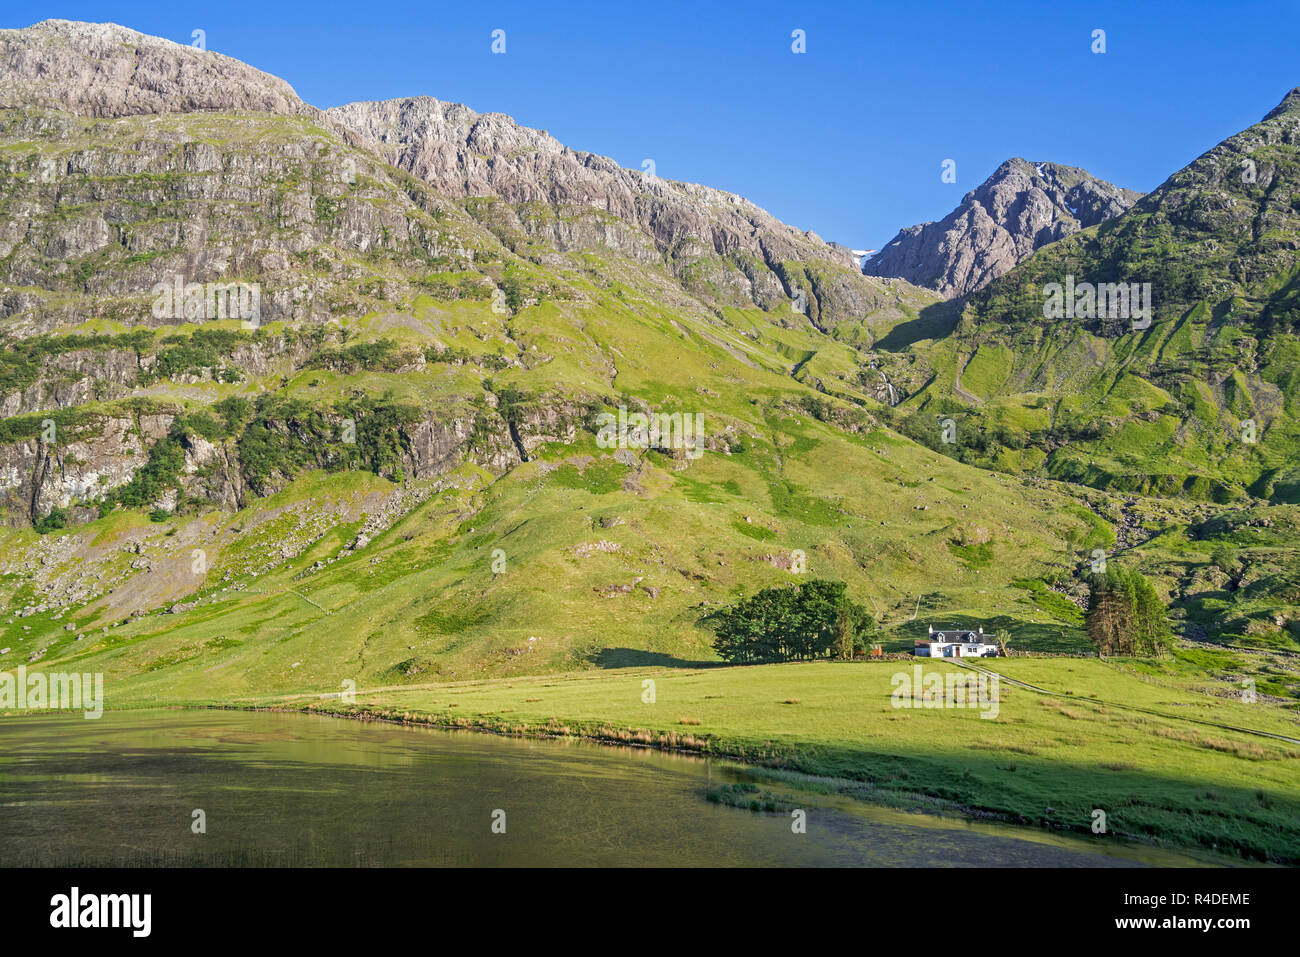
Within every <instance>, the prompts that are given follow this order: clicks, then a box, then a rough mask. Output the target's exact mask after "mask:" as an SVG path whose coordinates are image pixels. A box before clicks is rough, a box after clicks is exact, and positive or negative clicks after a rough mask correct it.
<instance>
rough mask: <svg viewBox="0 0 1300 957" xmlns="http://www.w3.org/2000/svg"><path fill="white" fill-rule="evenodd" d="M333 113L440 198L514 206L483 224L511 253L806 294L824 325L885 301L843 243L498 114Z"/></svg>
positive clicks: (353, 108)
mask: <svg viewBox="0 0 1300 957" xmlns="http://www.w3.org/2000/svg"><path fill="white" fill-rule="evenodd" d="M326 115H327V116H328V117H329V118H330V119H331V120H334V121H335V122H336V123H338V124H339V125H340V126H341V127H343V128H346V129H350V130H352V131H354V132H356V133H357V134H359V135H360V136H361V137H362V138H363V139H364V141H365V142H367V143H368V144H370V145H371V146H372V148H373V149H374V151H375V152H376V153H378V154H379V155H381V156H383V157H384V159H386V160H387V161H388V162H390V163H392V164H393V165H394V166H396V167H398V168H399V169H403V170H406V171H407V172H409V173H411V174H412V175H413V176H416V177H417V178H419V179H421V180H423V181H424V182H426V183H428V184H430V185H431V186H432V187H433V188H434V190H435V191H437V192H438V193H440V194H442V195H445V196H453V197H457V198H461V197H471V196H495V197H499V198H501V199H503V200H505V201H506V202H507V203H509V204H510V205H511V206H513V207H515V209H514V210H512V211H510V212H506V213H501V212H500V211H497V213H496V214H494V215H492V216H491V218H488V219H485V220H484V221H485V224H486V225H488V226H489V228H491V229H492V230H493V232H495V233H496V234H497V235H498V236H500V237H501V238H502V240H503V241H505V242H507V243H508V244H509V245H511V247H512V248H513V249H514V250H515V251H516V252H520V253H525V254H526V253H527V252H528V250H527V249H526V245H527V244H528V243H539V244H540V245H541V246H542V248H543V249H545V248H548V247H549V248H553V249H556V250H559V251H561V252H567V251H571V250H577V249H593V248H607V249H613V250H616V251H617V252H618V253H620V254H621V255H624V256H627V257H629V258H631V259H634V260H637V261H641V262H648V261H666V262H667V263H668V264H669V266H670V268H671V269H672V270H673V272H674V274H675V275H677V276H678V277H679V278H681V279H682V280H683V282H684V283H686V284H687V285H688V286H689V287H691V288H692V289H695V290H697V291H704V290H708V291H709V292H710V293H711V294H712V295H713V296H715V297H720V298H722V299H724V300H726V301H727V302H729V303H731V304H742V303H743V304H750V303H752V304H754V305H758V306H759V307H761V308H765V309H766V308H771V307H773V306H774V305H775V304H776V303H778V302H785V301H786V300H787V299H788V298H790V297H791V296H797V295H798V292H799V290H800V289H802V290H804V292H805V298H806V300H807V304H808V315H809V316H810V317H811V318H812V319H813V321H814V322H819V323H823V324H825V325H827V326H830V325H833V324H834V323H836V322H837V321H840V320H844V319H849V318H853V317H855V316H859V315H861V314H863V313H864V312H866V311H869V310H871V309H873V308H874V307H875V306H876V305H877V302H878V300H879V294H880V289H879V288H878V287H872V286H870V285H867V284H863V283H858V282H856V281H855V280H854V279H852V278H850V276H849V275H847V274H845V273H844V272H842V271H840V270H842V269H849V270H852V271H856V268H855V267H856V265H857V264H856V262H855V260H854V257H853V255H852V253H851V252H850V251H849V250H847V249H845V248H844V247H842V246H840V245H838V244H835V243H826V242H824V241H823V240H822V239H821V238H820V237H818V236H817V235H816V234H815V233H811V232H803V231H800V230H797V229H794V228H793V227H790V226H787V225H785V224H784V223H781V222H780V221H778V220H777V219H776V218H775V217H773V216H772V215H770V214H769V213H767V212H766V211H764V210H762V209H760V208H759V207H757V206H755V205H754V204H753V203H751V202H749V201H748V200H745V199H744V198H742V197H740V196H737V195H736V194H734V193H727V192H722V191H720V190H716V189H711V188H709V187H707V186H700V185H698V184H695V183H681V182H675V181H673V180H669V179H664V178H662V177H660V176H657V175H655V174H654V173H653V172H650V171H643V170H630V169H625V168H623V167H620V166H619V165H618V164H617V163H615V162H614V161H613V160H611V159H609V158H608V157H605V156H598V155H596V154H594V153H586V152H581V151H578V150H573V149H570V148H568V147H566V146H564V145H563V144H562V143H560V142H559V141H558V140H556V139H555V138H554V137H552V136H550V135H549V134H547V133H546V132H545V131H541V130H533V129H528V128H527V127H523V126H520V125H519V124H517V123H515V122H514V121H513V120H512V119H511V118H510V117H508V116H505V115H503V114H500V113H488V114H479V113H476V112H474V111H473V110H471V109H469V108H468V107H465V106H462V105H460V104H458V103H444V102H441V101H439V100H435V99H433V98H432V97H427V96H422V97H412V98H408V99H399V100H387V101H384V102H377V103H350V104H348V105H346V106H339V107H334V108H332V109H329V110H327V111H326ZM512 237H515V238H512Z"/></svg>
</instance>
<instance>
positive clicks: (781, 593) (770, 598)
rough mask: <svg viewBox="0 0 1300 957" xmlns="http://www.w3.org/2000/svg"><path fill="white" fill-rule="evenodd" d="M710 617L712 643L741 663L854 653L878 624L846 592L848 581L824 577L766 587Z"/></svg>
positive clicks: (800, 659) (724, 653)
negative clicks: (779, 586)
mask: <svg viewBox="0 0 1300 957" xmlns="http://www.w3.org/2000/svg"><path fill="white" fill-rule="evenodd" d="M711 619H712V620H711V623H712V625H713V629H714V632H715V634H716V636H717V637H716V638H715V639H714V643H713V646H714V647H715V648H716V649H717V651H718V654H719V655H721V656H722V658H723V659H725V660H726V661H730V662H736V663H739V664H760V663H765V662H774V661H809V660H812V659H814V658H841V659H847V658H852V657H853V654H854V652H856V651H858V650H860V649H863V648H865V647H866V646H867V643H868V639H869V636H870V635H871V634H872V632H873V631H874V630H875V627H876V623H875V620H874V619H873V618H872V617H871V615H870V614H869V613H868V612H867V609H866V608H864V607H863V606H862V605H859V604H857V603H856V602H854V601H852V600H850V599H849V597H848V595H847V594H845V584H844V582H835V581H825V580H823V579H813V580H812V581H808V582H804V583H803V584H800V585H797V586H785V587H781V588H764V589H763V590H762V591H760V592H759V593H758V594H756V595H753V596H752V597H750V598H746V599H745V600H744V601H741V602H739V603H738V604H735V605H733V606H731V607H730V608H726V609H723V610H722V611H719V612H716V613H714V615H713V616H711Z"/></svg>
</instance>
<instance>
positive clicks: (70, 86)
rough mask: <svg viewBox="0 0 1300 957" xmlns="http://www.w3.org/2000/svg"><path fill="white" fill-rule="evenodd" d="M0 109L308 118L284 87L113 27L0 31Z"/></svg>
mask: <svg viewBox="0 0 1300 957" xmlns="http://www.w3.org/2000/svg"><path fill="white" fill-rule="evenodd" d="M0 66H2V69H0V108H10V109H30V108H31V107H44V108H45V109H51V110H60V111H64V112H68V113H75V114H77V115H79V116H94V117H103V118H108V117H118V116H138V115H142V114H151V113H188V112H195V111H212V110H250V111H257V112H264V113H280V114H285V115H314V114H316V112H317V111H316V110H315V109H314V108H312V107H309V106H308V105H307V104H305V103H303V101H302V100H301V99H299V98H298V94H297V93H295V92H294V90H293V87H291V86H290V85H289V84H288V83H286V82H285V81H284V80H282V79H280V78H279V77H277V76H272V75H271V74H269V73H263V72H262V71H261V70H258V69H255V68H253V67H251V66H249V65H248V64H246V63H241V62H240V61H239V60H235V59H232V58H231V57H228V56H224V55H222V54H220V53H214V52H212V51H209V50H204V49H199V48H197V47H194V46H188V45H186V44H183V43H176V42H174V41H172V40H165V39H162V38H161V37H153V36H149V35H147V34H144V33H138V32H136V31H135V30H129V29H127V28H126V27H122V26H118V25H117V24H116V23H78V22H75V21H72V20H43V21H41V22H40V23H37V24H36V25H34V26H31V27H27V28H26V29H21V30H0Z"/></svg>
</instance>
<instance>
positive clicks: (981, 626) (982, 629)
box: [980, 625, 984, 635]
mask: <svg viewBox="0 0 1300 957" xmlns="http://www.w3.org/2000/svg"><path fill="white" fill-rule="evenodd" d="M980 634H981V635H982V634H984V626H983V625H980Z"/></svg>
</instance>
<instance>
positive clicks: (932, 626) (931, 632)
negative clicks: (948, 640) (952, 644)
mask: <svg viewBox="0 0 1300 957" xmlns="http://www.w3.org/2000/svg"><path fill="white" fill-rule="evenodd" d="M930 634H932V635H933V634H934V625H931V626H930Z"/></svg>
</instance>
